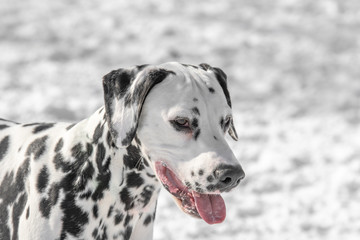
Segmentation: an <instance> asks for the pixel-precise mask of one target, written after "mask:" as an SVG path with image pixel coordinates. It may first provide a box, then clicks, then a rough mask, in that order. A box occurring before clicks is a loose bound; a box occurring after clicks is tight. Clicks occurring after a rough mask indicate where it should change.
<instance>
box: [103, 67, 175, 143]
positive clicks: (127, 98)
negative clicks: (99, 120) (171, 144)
mask: <svg viewBox="0 0 360 240" xmlns="http://www.w3.org/2000/svg"><path fill="white" fill-rule="evenodd" d="M169 74H175V73H174V72H171V71H167V70H165V69H157V68H153V67H147V66H146V65H142V66H137V67H134V68H132V69H118V70H114V71H112V72H110V73H108V74H107V75H105V76H104V78H103V88H104V99H105V110H106V119H107V122H108V125H109V130H110V133H111V136H112V138H113V140H114V143H115V145H116V146H117V147H127V146H129V145H130V143H131V141H132V140H133V138H134V137H135V135H136V130H137V127H138V123H139V118H140V114H141V109H142V106H143V104H144V101H145V99H146V96H147V95H148V93H149V92H150V90H151V88H152V87H154V86H155V85H156V84H157V83H160V82H161V81H163V80H164V79H165V78H166V77H167V76H168V75H169Z"/></svg>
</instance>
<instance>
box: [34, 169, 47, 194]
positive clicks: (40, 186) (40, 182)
mask: <svg viewBox="0 0 360 240" xmlns="http://www.w3.org/2000/svg"><path fill="white" fill-rule="evenodd" d="M48 182H49V173H48V169H47V167H46V166H44V167H43V168H42V169H41V171H40V173H39V175H38V179H37V185H36V187H37V190H38V191H39V193H42V192H43V191H44V190H45V188H46V187H47V185H48Z"/></svg>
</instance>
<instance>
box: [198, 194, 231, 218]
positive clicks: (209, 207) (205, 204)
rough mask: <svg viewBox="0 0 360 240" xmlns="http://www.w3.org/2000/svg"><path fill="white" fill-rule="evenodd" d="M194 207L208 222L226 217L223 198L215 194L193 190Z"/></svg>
mask: <svg viewBox="0 0 360 240" xmlns="http://www.w3.org/2000/svg"><path fill="white" fill-rule="evenodd" d="M193 196H194V199H195V205H196V209H197V211H198V212H199V214H200V216H201V217H202V219H204V221H205V222H207V223H208V224H215V223H221V222H223V221H224V219H225V217H226V207H225V203H224V199H223V198H222V197H221V196H220V195H217V194H200V193H197V192H193Z"/></svg>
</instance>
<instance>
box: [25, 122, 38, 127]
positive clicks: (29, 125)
mask: <svg viewBox="0 0 360 240" xmlns="http://www.w3.org/2000/svg"><path fill="white" fill-rule="evenodd" d="M39 124H41V123H37V122H36V123H27V124H24V125H22V126H23V127H32V126H36V125H39Z"/></svg>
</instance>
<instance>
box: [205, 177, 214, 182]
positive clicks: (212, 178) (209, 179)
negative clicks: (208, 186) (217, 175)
mask: <svg viewBox="0 0 360 240" xmlns="http://www.w3.org/2000/svg"><path fill="white" fill-rule="evenodd" d="M206 179H207V180H208V182H212V181H214V177H213V176H211V175H210V176H208V177H207V178H206Z"/></svg>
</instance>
